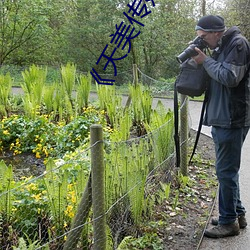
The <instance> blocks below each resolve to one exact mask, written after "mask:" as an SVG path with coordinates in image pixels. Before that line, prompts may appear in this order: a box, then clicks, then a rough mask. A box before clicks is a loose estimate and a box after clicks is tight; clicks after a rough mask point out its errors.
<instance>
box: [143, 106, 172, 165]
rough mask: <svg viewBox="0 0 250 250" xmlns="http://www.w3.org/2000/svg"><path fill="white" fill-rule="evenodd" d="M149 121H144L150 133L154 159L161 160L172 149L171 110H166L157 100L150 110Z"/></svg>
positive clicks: (165, 157)
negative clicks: (154, 107) (153, 107)
mask: <svg viewBox="0 0 250 250" xmlns="http://www.w3.org/2000/svg"><path fill="white" fill-rule="evenodd" d="M150 119H151V123H146V124H145V127H146V130H147V131H148V132H152V133H151V138H152V144H153V149H154V154H155V156H156V157H155V159H156V160H157V161H158V162H159V163H160V162H163V161H164V160H165V159H167V157H168V156H169V155H170V153H171V152H172V151H173V147H174V142H173V138H172V137H173V136H172V135H173V129H174V119H173V112H172V111H170V110H169V111H166V109H165V107H164V106H163V104H162V102H160V101H159V102H158V103H157V106H156V109H155V110H153V111H152V114H151V118H150Z"/></svg>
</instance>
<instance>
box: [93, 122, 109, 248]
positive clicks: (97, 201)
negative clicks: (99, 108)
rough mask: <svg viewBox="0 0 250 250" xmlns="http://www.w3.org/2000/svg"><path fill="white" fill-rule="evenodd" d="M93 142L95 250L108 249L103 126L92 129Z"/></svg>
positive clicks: (95, 126)
mask: <svg viewBox="0 0 250 250" xmlns="http://www.w3.org/2000/svg"><path fill="white" fill-rule="evenodd" d="M90 141H91V171H92V172H91V175H92V205H93V231H94V244H93V250H105V249H106V216H105V193H104V159H103V158H104V156H103V155H104V152H103V131H102V126H101V125H99V124H94V125H92V126H91V127H90Z"/></svg>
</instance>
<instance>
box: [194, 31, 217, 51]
mask: <svg viewBox="0 0 250 250" xmlns="http://www.w3.org/2000/svg"><path fill="white" fill-rule="evenodd" d="M196 33H197V35H198V36H199V37H201V38H202V39H203V40H204V41H205V42H206V43H207V44H208V47H209V48H210V49H215V48H216V47H217V46H218V42H219V40H220V37H221V34H220V33H221V32H206V31H203V30H197V31H196Z"/></svg>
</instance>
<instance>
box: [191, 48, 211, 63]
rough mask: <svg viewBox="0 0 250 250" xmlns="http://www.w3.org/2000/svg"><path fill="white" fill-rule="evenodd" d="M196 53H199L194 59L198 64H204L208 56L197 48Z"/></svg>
mask: <svg viewBox="0 0 250 250" xmlns="http://www.w3.org/2000/svg"><path fill="white" fill-rule="evenodd" d="M194 49H195V51H196V52H197V53H198V55H197V56H194V57H192V58H193V59H194V60H195V62H196V63H197V64H203V62H204V61H205V59H206V58H207V56H206V55H205V54H204V53H203V52H202V51H201V50H200V49H198V48H197V47H195V48H194Z"/></svg>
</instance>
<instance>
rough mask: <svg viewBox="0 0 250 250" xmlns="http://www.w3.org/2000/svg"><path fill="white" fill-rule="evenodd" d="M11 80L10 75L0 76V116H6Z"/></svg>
mask: <svg viewBox="0 0 250 250" xmlns="http://www.w3.org/2000/svg"><path fill="white" fill-rule="evenodd" d="M11 86H12V79H11V77H10V74H9V73H7V74H6V75H0V116H7V113H8V110H9V109H10V107H9V101H8V98H9V96H10V93H11Z"/></svg>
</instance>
